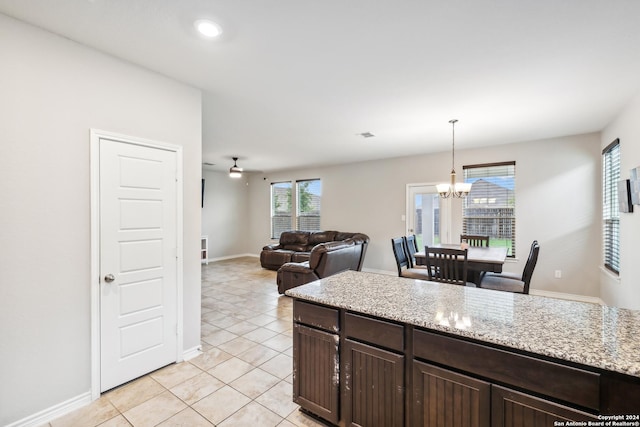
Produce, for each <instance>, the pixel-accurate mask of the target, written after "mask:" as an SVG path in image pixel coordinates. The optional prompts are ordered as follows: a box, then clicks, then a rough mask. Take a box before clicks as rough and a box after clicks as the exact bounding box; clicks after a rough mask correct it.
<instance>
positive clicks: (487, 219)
mask: <svg viewBox="0 0 640 427" xmlns="http://www.w3.org/2000/svg"><path fill="white" fill-rule="evenodd" d="M462 168H463V171H464V182H466V183H471V184H472V186H471V191H470V192H469V195H468V196H467V197H466V198H465V199H464V201H463V203H462V234H471V235H483V236H489V246H493V247H506V248H507V256H509V257H515V256H516V211H515V210H516V209H515V208H516V191H515V181H516V162H504V163H491V164H483V165H471V166H463V167H462Z"/></svg>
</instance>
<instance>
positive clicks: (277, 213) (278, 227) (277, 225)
mask: <svg viewBox="0 0 640 427" xmlns="http://www.w3.org/2000/svg"><path fill="white" fill-rule="evenodd" d="M291 203H292V198H291V182H273V183H271V238H272V239H279V238H280V234H282V232H283V231H288V230H291Z"/></svg>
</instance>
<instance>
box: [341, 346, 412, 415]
mask: <svg viewBox="0 0 640 427" xmlns="http://www.w3.org/2000/svg"><path fill="white" fill-rule="evenodd" d="M342 357H343V364H344V369H345V375H344V378H345V388H344V398H345V400H344V402H345V406H344V418H345V421H346V425H347V426H354V427H355V426H366V427H376V426H380V427H393V426H398V427H401V426H403V425H404V417H403V413H404V356H402V355H399V354H395V353H391V352H389V351H386V350H381V349H379V348H376V347H371V346H368V345H365V344H361V343H358V342H354V341H351V340H346V342H345V345H344V352H343V353H342Z"/></svg>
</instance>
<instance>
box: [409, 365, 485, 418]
mask: <svg viewBox="0 0 640 427" xmlns="http://www.w3.org/2000/svg"><path fill="white" fill-rule="evenodd" d="M413 388H414V393H413V394H414V401H413V404H414V411H413V414H414V425H416V426H456V427H489V425H490V419H491V414H490V405H491V400H490V396H491V394H490V393H491V385H490V384H489V383H487V382H485V381H481V380H477V379H475V378H471V377H468V376H466V375H461V374H458V373H456V372H452V371H449V370H446V369H441V368H438V367H435V366H433V365H429V364H426V363H423V362H418V361H414V362H413Z"/></svg>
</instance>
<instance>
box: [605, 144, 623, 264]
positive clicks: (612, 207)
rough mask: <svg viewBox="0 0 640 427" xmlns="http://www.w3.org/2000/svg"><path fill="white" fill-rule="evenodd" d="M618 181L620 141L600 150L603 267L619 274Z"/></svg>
mask: <svg viewBox="0 0 640 427" xmlns="http://www.w3.org/2000/svg"><path fill="white" fill-rule="evenodd" d="M619 180H620V140H619V139H616V140H615V141H613V142H612V143H611V144H609V145H608V146H607V147H606V148H605V149H604V150H602V220H603V224H602V246H603V250H604V266H605V267H606V268H607V269H609V270H611V271H612V272H614V273H616V274H619V273H620V213H619V210H618V181H619Z"/></svg>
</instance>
